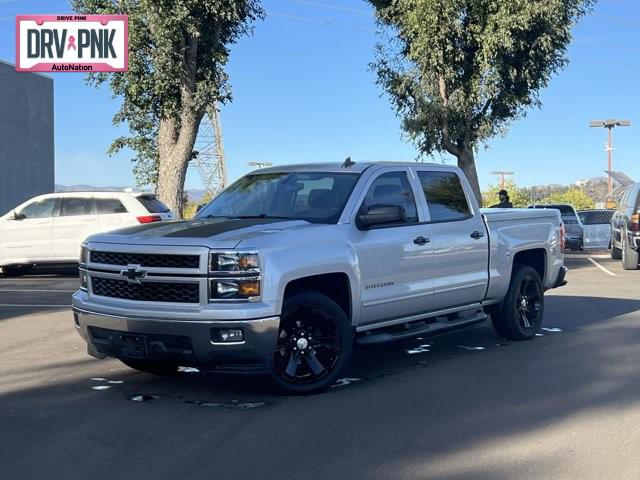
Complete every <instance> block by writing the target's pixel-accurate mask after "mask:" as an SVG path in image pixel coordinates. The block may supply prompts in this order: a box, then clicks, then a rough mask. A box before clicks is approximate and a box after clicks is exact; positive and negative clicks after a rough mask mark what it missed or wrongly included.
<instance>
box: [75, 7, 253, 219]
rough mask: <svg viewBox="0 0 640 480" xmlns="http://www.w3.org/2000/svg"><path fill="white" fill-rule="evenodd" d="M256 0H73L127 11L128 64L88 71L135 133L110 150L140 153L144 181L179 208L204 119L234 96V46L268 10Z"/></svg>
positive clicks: (138, 170) (139, 175)
mask: <svg viewBox="0 0 640 480" xmlns="http://www.w3.org/2000/svg"><path fill="white" fill-rule="evenodd" d="M258 1H259V0H72V5H73V8H74V9H75V10H76V11H78V12H80V13H93V14H114V13H117V14H127V15H129V71H128V72H122V73H110V74H106V73H101V74H90V76H89V77H88V81H89V83H92V84H94V85H96V86H98V85H100V84H103V83H105V82H108V83H109V86H110V88H111V91H112V94H113V96H114V97H122V100H123V101H122V106H121V108H120V110H119V111H118V112H117V113H116V115H115V116H114V119H113V122H114V124H122V123H126V124H127V125H128V127H129V131H130V135H129V136H126V137H119V138H116V139H115V140H114V142H113V144H112V145H111V147H110V149H109V151H110V153H114V152H117V151H119V150H120V149H122V148H124V147H129V148H131V149H132V150H133V151H134V152H135V158H134V163H135V167H134V173H135V175H136V179H137V181H138V182H139V183H153V184H156V186H157V193H158V195H159V197H160V199H161V200H162V201H163V202H164V203H166V204H167V206H169V208H171V209H172V210H173V211H175V212H176V213H178V214H179V215H181V214H182V209H183V189H184V180H185V176H186V172H187V167H188V165H189V161H190V160H191V159H192V156H193V145H194V142H195V139H196V136H197V133H198V127H199V126H200V121H201V120H202V117H203V115H204V114H205V112H206V110H207V109H208V108H210V107H211V106H212V105H213V104H214V103H216V102H222V103H224V102H227V101H230V100H231V91H230V87H229V82H228V80H229V79H228V76H227V74H226V72H225V69H224V68H225V66H226V63H227V60H228V59H229V53H230V52H229V47H230V45H231V44H233V43H235V42H236V41H237V40H238V39H239V38H240V37H241V36H243V35H246V34H248V33H250V31H251V26H252V24H253V22H254V21H255V20H256V19H258V18H261V17H262V16H263V11H262V9H261V7H260V5H259V3H258Z"/></svg>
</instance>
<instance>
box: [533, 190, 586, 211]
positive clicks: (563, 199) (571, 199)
mask: <svg viewBox="0 0 640 480" xmlns="http://www.w3.org/2000/svg"><path fill="white" fill-rule="evenodd" d="M539 203H540V205H545V204H552V203H568V204H569V205H572V206H573V207H574V208H575V209H576V210H585V209H589V208H595V206H596V203H595V202H594V201H593V198H591V197H590V196H589V195H587V194H586V193H585V192H584V190H581V189H580V188H571V189H569V190H567V191H566V192H563V193H553V194H551V195H549V196H548V197H546V198H543V199H542V200H540V202H539Z"/></svg>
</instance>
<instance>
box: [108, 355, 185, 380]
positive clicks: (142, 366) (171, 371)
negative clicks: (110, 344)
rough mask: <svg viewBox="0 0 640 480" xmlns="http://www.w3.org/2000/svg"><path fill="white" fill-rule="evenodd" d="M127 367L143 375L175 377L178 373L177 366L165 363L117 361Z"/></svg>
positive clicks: (131, 360) (132, 360) (121, 359)
mask: <svg viewBox="0 0 640 480" xmlns="http://www.w3.org/2000/svg"><path fill="white" fill-rule="evenodd" d="M119 360H120V361H121V362H122V363H124V364H125V365H126V366H127V367H129V368H133V369H134V370H138V371H140V372H144V373H151V374H152V375H161V376H167V375H175V374H177V373H178V366H177V365H171V364H167V363H159V362H152V361H149V360H136V359H123V358H120V359H119Z"/></svg>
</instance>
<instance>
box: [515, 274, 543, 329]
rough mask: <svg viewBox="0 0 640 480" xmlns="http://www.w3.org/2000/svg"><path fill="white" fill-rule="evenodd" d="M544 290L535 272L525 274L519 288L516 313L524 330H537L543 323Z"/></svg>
mask: <svg viewBox="0 0 640 480" xmlns="http://www.w3.org/2000/svg"><path fill="white" fill-rule="evenodd" d="M542 305H543V299H542V292H541V291H540V287H539V285H538V280H537V278H535V277H534V275H533V274H531V273H528V274H526V275H524V276H523V277H522V279H521V281H520V285H519V288H518V296H517V298H516V302H515V308H516V310H517V311H516V315H517V316H518V321H519V324H520V327H521V328H522V330H523V331H524V332H527V333H530V332H532V331H534V333H535V332H537V331H538V329H539V328H540V324H541V323H542V315H541V313H542Z"/></svg>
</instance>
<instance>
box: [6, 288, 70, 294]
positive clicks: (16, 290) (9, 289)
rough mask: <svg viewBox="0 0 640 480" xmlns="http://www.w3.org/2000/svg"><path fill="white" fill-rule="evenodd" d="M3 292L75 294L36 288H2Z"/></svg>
mask: <svg viewBox="0 0 640 480" xmlns="http://www.w3.org/2000/svg"><path fill="white" fill-rule="evenodd" d="M1 292H45V293H49V292H51V293H73V292H75V290H43V289H35V288H0V293H1Z"/></svg>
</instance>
